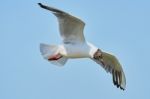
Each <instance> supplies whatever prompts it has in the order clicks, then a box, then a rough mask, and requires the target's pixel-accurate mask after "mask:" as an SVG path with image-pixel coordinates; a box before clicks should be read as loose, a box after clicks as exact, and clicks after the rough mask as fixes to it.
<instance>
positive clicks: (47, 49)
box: [40, 44, 67, 66]
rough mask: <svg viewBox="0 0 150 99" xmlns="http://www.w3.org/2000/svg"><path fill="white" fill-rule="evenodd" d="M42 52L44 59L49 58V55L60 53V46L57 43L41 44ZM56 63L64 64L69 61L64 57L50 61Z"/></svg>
mask: <svg viewBox="0 0 150 99" xmlns="http://www.w3.org/2000/svg"><path fill="white" fill-rule="evenodd" d="M40 52H41V54H42V56H43V57H44V59H46V60H48V58H49V57H51V56H53V55H56V54H57V53H59V46H57V45H47V44H40ZM49 62H51V63H52V64H54V65H59V66H63V65H64V64H65V63H66V62H67V58H65V57H62V58H60V59H58V60H52V61H49Z"/></svg>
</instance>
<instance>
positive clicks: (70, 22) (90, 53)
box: [38, 3, 126, 90]
mask: <svg viewBox="0 0 150 99" xmlns="http://www.w3.org/2000/svg"><path fill="white" fill-rule="evenodd" d="M38 4H39V6H40V7H42V8H44V9H46V10H49V11H51V12H52V13H53V14H54V15H55V16H56V17H57V19H58V23H59V30H60V35H61V37H62V41H63V43H62V44H61V45H47V44H41V45H40V51H41V53H42V55H43V57H44V58H45V59H46V60H48V61H50V62H51V63H53V64H56V65H64V64H65V63H66V62H67V60H68V59H74V58H90V59H92V60H94V61H95V62H96V63H98V64H100V65H101V66H102V67H103V68H104V69H105V70H106V71H107V72H110V73H111V74H112V78H113V83H114V84H115V85H116V86H117V87H119V88H120V89H123V90H124V89H125V86H126V79H125V75H124V72H123V69H122V67H121V64H120V63H119V61H118V60H117V58H116V57H115V56H114V55H111V54H109V53H106V52H103V51H101V50H100V49H99V48H97V47H96V46H94V45H93V44H91V43H89V42H87V41H86V40H85V37H84V34H83V30H84V26H85V23H84V22H83V21H82V20H80V19H78V18H76V17H74V16H72V15H70V14H68V13H66V12H64V11H61V10H59V9H56V8H53V7H49V6H45V5H43V4H41V3H38Z"/></svg>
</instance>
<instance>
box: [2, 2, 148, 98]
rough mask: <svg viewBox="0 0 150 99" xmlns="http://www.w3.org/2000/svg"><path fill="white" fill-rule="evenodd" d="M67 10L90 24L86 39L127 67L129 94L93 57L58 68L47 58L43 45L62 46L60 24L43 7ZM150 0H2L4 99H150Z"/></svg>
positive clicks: (127, 88)
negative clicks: (40, 47)
mask: <svg viewBox="0 0 150 99" xmlns="http://www.w3.org/2000/svg"><path fill="white" fill-rule="evenodd" d="M38 2H41V3H43V4H47V5H50V6H53V7H56V8H59V9H62V10H64V11H66V12H68V13H70V14H72V15H74V16H77V17H79V18H80V19H82V20H83V21H85V23H86V27H85V31H84V32H85V37H86V40H88V41H89V42H92V43H94V44H95V45H96V46H98V47H99V48H100V49H102V50H104V51H107V52H110V53H113V54H114V55H116V56H117V57H118V59H119V60H120V62H121V64H122V65H123V69H124V72H125V74H126V79H127V87H126V90H125V91H121V90H120V89H117V88H116V87H115V86H114V85H113V83H112V78H111V75H110V74H107V73H106V72H105V71H104V70H103V69H102V68H101V67H100V66H99V65H97V64H96V63H95V62H93V61H91V60H90V59H76V60H69V61H68V62H67V64H66V65H65V66H64V67H61V68H60V67H57V66H54V65H52V64H50V63H49V62H47V61H46V60H44V59H43V58H42V56H41V54H40V52H39V44H40V43H41V42H43V43H48V44H60V43H61V40H60V35H59V31H58V26H57V20H56V18H55V16H53V15H52V14H51V13H50V12H48V11H45V10H43V9H41V8H40V7H38V5H37V3H38ZM149 5H150V1H149V0H87V1H86V0H84V1H83V0H82V1H81V0H80V1H76V0H24V1H23V0H22V1H21V0H1V2H0V45H1V47H0V56H1V57H0V99H131V98H133V99H141V98H143V99H147V98H150V94H149V91H150V85H149V84H150V79H149V77H148V76H149V75H150V62H149V61H150V60H149V59H150V58H149V56H150V53H149V51H150V44H149V43H150V6H149Z"/></svg>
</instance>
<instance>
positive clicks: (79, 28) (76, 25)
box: [38, 3, 85, 43]
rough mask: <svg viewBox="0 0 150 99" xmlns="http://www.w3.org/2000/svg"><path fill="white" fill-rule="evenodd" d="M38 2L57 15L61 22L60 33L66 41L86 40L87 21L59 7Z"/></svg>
mask: <svg viewBox="0 0 150 99" xmlns="http://www.w3.org/2000/svg"><path fill="white" fill-rule="evenodd" d="M38 4H39V5H40V7H42V8H44V9H47V10H50V11H52V13H53V14H54V15H55V16H56V17H57V19H58V22H59V30H60V35H61V37H62V39H63V42H64V43H83V42H85V38H84V34H83V30H84V26H85V23H84V22H83V21H82V20H80V19H78V18H76V17H74V16H72V15H70V14H68V13H66V12H64V11H61V10H59V9H56V8H53V7H49V6H46V5H43V4H41V3H38Z"/></svg>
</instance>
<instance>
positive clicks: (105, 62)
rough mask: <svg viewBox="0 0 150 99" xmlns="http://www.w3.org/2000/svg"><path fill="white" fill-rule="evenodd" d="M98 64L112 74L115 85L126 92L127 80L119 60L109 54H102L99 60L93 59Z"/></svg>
mask: <svg viewBox="0 0 150 99" xmlns="http://www.w3.org/2000/svg"><path fill="white" fill-rule="evenodd" d="M92 60H94V61H95V62H96V63H98V64H100V65H101V66H102V67H103V68H104V69H105V70H106V71H107V72H110V73H111V74H112V78H113V83H114V85H116V86H117V87H118V88H120V89H123V90H125V87H126V78H125V74H124V72H123V69H122V67H121V64H120V63H119V61H118V59H117V58H116V57H115V56H113V55H111V54H108V53H105V52H102V54H101V56H99V58H98V59H95V58H92Z"/></svg>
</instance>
